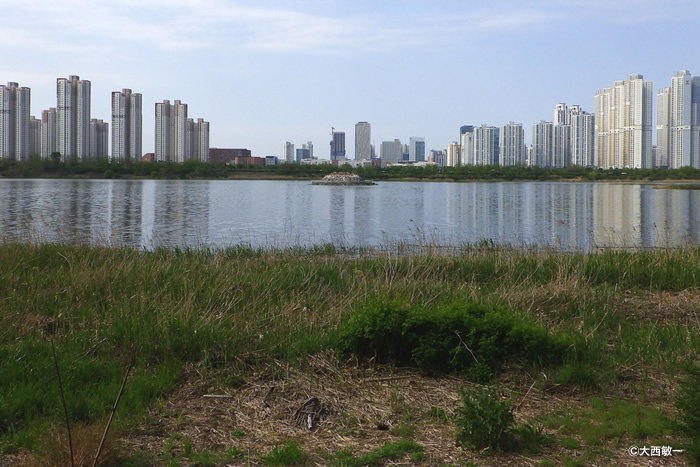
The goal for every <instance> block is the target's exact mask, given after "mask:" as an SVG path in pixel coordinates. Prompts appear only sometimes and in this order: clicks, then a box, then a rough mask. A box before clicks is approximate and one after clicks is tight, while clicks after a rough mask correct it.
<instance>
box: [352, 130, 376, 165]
mask: <svg viewBox="0 0 700 467" xmlns="http://www.w3.org/2000/svg"><path fill="white" fill-rule="evenodd" d="M371 158H372V127H371V126H370V124H369V123H368V122H357V123H356V124H355V159H356V160H358V161H359V160H363V159H371Z"/></svg>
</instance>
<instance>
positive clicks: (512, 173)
mask: <svg viewBox="0 0 700 467" xmlns="http://www.w3.org/2000/svg"><path fill="white" fill-rule="evenodd" d="M339 171H344V172H352V173H355V174H357V175H359V176H361V177H363V178H366V179H369V180H435V181H439V180H444V181H463V180H494V181H503V180H506V181H510V180H525V181H527V180H533V181H534V180H549V181H555V180H591V181H595V180H632V181H634V180H640V181H641V180H650V181H654V180H700V170H698V169H694V168H692V167H681V168H680V169H674V170H670V169H596V168H587V167H580V166H576V165H572V166H569V167H566V168H562V169H555V168H545V167H530V166H524V165H516V166H513V167H504V166H500V165H464V166H458V167H438V166H436V165H428V166H425V167H419V166H411V165H408V166H389V167H378V166H370V167H358V168H353V167H351V166H350V165H349V164H345V165H342V166H339V167H338V166H333V165H329V164H318V165H301V164H285V163H283V164H279V165H277V166H253V165H229V164H225V163H216V164H212V163H208V162H201V161H197V160H188V161H185V162H184V163H182V164H172V163H163V162H143V161H135V162H131V161H113V160H110V159H108V158H96V159H90V160H85V161H77V160H75V159H73V160H70V159H69V160H68V161H66V162H63V161H61V157H60V154H58V153H54V154H52V155H51V157H50V158H48V159H42V158H40V157H32V158H30V159H29V160H26V161H10V160H6V159H3V160H0V176H2V177H6V178H107V179H111V178H152V179H227V178H236V177H245V176H246V175H250V176H251V177H259V178H265V177H268V176H269V177H271V178H274V177H283V178H302V179H312V178H321V177H323V176H324V175H327V174H329V173H332V172H339Z"/></svg>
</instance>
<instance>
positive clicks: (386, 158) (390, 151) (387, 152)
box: [379, 139, 403, 165]
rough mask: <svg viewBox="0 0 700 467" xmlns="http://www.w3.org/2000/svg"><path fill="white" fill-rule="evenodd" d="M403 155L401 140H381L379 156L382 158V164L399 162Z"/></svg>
mask: <svg viewBox="0 0 700 467" xmlns="http://www.w3.org/2000/svg"><path fill="white" fill-rule="evenodd" d="M402 155H403V145H402V144H401V140H398V139H395V140H394V141H382V145H381V147H380V153H379V156H380V157H381V158H382V165H386V164H396V163H398V162H401V157H402Z"/></svg>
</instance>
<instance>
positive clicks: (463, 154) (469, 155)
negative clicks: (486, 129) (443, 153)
mask: <svg viewBox="0 0 700 467" xmlns="http://www.w3.org/2000/svg"><path fill="white" fill-rule="evenodd" d="M462 128H463V131H462V130H460V134H459V144H460V152H459V153H458V154H457V157H456V158H454V160H450V157H449V153H448V157H447V165H449V166H457V165H475V163H476V162H475V159H474V127H473V126H472V125H464V126H463V127H462Z"/></svg>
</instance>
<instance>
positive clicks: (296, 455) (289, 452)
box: [263, 441, 308, 465]
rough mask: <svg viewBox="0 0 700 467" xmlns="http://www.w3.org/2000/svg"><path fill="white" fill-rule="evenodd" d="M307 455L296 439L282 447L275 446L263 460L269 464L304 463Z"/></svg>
mask: <svg viewBox="0 0 700 467" xmlns="http://www.w3.org/2000/svg"><path fill="white" fill-rule="evenodd" d="M307 457H308V455H307V454H306V453H305V452H304V450H303V449H301V448H300V447H299V444H298V443H297V442H296V441H290V442H288V443H287V444H285V445H284V446H282V447H279V446H275V447H274V448H273V449H272V451H270V454H268V455H267V456H265V457H263V461H265V463H266V464H267V465H303V464H304V462H306V458H307Z"/></svg>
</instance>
